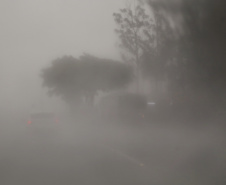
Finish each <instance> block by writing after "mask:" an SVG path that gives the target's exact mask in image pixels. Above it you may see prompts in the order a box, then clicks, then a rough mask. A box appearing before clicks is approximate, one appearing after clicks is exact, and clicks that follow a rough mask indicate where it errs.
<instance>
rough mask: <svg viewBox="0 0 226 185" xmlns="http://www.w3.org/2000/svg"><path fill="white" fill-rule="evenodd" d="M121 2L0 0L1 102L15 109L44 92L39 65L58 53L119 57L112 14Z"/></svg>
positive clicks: (44, 64)
mask: <svg viewBox="0 0 226 185" xmlns="http://www.w3.org/2000/svg"><path fill="white" fill-rule="evenodd" d="M123 5H124V2H123V1H115V0H107V1H106V0H97V1H95V3H92V2H90V1H88V0H83V1H80V0H75V1H72V0H64V1H63V0H50V1H44V0H32V1H29V0H18V1H16V2H14V1H7V0H1V1H0V25H1V32H0V39H1V43H0V48H1V51H2V52H1V56H0V60H1V87H2V88H1V89H2V91H1V96H0V98H1V105H4V108H9V109H11V108H12V107H11V106H15V105H17V106H25V104H26V103H30V101H32V99H33V98H36V97H37V98H40V96H43V94H44V92H43V91H42V90H41V89H40V85H41V82H40V77H39V76H38V75H39V73H40V69H41V68H43V67H44V66H46V65H49V64H50V62H51V61H52V60H53V59H55V58H57V57H59V56H62V55H73V56H79V55H80V54H81V53H83V52H90V53H91V54H94V55H98V56H103V57H109V58H118V55H117V49H116V47H115V44H116V35H115V34H114V26H115V23H114V20H113V18H112V13H113V12H114V11H117V10H118V9H119V8H120V7H122V6H123ZM18 95H19V96H20V98H19V99H18ZM8 106H10V107H8ZM26 106H27V105H26Z"/></svg>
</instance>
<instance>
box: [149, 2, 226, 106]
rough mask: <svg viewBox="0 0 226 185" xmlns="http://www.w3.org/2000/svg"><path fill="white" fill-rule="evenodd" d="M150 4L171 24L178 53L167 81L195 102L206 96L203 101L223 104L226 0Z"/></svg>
mask: <svg viewBox="0 0 226 185" xmlns="http://www.w3.org/2000/svg"><path fill="white" fill-rule="evenodd" d="M150 5H151V7H152V8H154V9H156V10H158V11H161V15H162V16H163V18H164V19H165V20H166V21H168V22H170V23H173V26H172V27H171V28H172V29H173V31H174V40H175V41H176V43H177V47H176V48H177V50H176V54H175V56H174V59H175V65H174V66H171V69H170V70H171V73H170V74H171V76H170V80H171V84H174V86H176V87H177V88H176V89H175V91H178V89H183V90H182V92H184V94H185V93H186V92H190V93H192V94H193V95H194V96H193V97H194V98H195V99H196V101H198V100H199V99H201V98H203V97H206V99H205V101H210V100H212V103H214V102H216V104H217V105H220V104H222V103H223V104H225V103H226V102H225V91H226V83H225V80H226V63H225V60H226V52H225V48H226V37H225V33H226V24H225V20H226V3H225V1H224V0H214V1H213V0H181V1H173V0H171V1H169V0H167V1H164V0H162V1H151V2H150ZM175 74H177V75H175ZM176 76H177V77H176ZM200 91H201V92H202V96H200V93H199V92H200ZM189 95H190V94H189Z"/></svg>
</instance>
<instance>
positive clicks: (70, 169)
mask: <svg viewBox="0 0 226 185" xmlns="http://www.w3.org/2000/svg"><path fill="white" fill-rule="evenodd" d="M12 128H13V127H12ZM9 130H10V129H9ZM11 130H12V129H11ZM17 130H18V131H17V132H16V133H17V134H14V136H13V137H10V135H9V134H7V136H6V135H4V134H3V135H4V136H5V137H4V138H3V137H2V136H1V154H0V163H1V165H0V184H1V185H168V184H186V183H188V184H197V185H202V184H203V185H204V184H205V185H208V184H216V185H217V184H219V185H220V184H224V182H225V178H224V172H225V165H224V164H226V163H224V162H225V159H226V158H225V156H226V155H225V154H226V151H225V147H224V141H225V140H223V137H222V133H221V132H220V131H219V130H215V131H214V130H213V129H208V130H203V131H197V130H189V129H187V128H186V129H185V128H170V127H148V128H142V129H139V128H130V127H126V126H125V127H118V126H117V127H114V126H104V125H102V126H101V125H98V126H96V125H84V124H82V123H77V124H75V123H74V122H73V123H72V124H68V123H67V124H63V125H61V126H58V128H57V129H54V132H52V133H49V134H46V133H43V134H42V133H41V132H37V133H35V132H30V129H29V127H28V126H27V125H26V126H25V125H24V127H23V128H20V129H17ZM210 130H211V131H210ZM8 132H9V131H8ZM14 132H15V131H14ZM9 133H10V132H9ZM3 139H5V140H3Z"/></svg>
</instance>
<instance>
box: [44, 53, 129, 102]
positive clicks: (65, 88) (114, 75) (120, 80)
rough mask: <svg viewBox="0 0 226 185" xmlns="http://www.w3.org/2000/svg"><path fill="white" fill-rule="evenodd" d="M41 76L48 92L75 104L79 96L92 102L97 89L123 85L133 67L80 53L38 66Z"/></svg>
mask: <svg viewBox="0 0 226 185" xmlns="http://www.w3.org/2000/svg"><path fill="white" fill-rule="evenodd" d="M41 76H42V78H43V85H44V86H45V87H47V88H48V92H49V94H50V95H56V96H61V97H62V98H63V100H65V101H66V102H67V103H69V104H79V103H81V101H82V99H85V101H88V102H90V103H92V101H93V98H94V96H95V95H96V93H97V92H98V91H110V90H114V89H118V88H123V87H125V86H126V85H127V84H128V83H129V82H130V81H131V80H132V77H133V71H132V69H131V68H130V67H129V66H128V65H126V64H124V63H121V62H118V61H114V60H110V59H104V58H98V57H95V56H92V55H89V54H84V55H82V56H81V57H80V58H74V57H72V56H64V57H61V58H58V59H55V60H54V61H52V65H51V66H50V67H48V68H45V69H43V70H42V73H41Z"/></svg>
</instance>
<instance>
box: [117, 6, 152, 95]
mask: <svg viewBox="0 0 226 185" xmlns="http://www.w3.org/2000/svg"><path fill="white" fill-rule="evenodd" d="M133 5H134V4H133V3H130V5H128V6H127V7H126V8H123V9H120V11H119V13H114V14H113V16H114V19H115V22H116V23H117V26H118V28H117V29H115V31H116V33H117V34H118V36H119V38H120V41H121V43H120V47H121V48H122V49H124V52H127V53H129V56H130V58H129V59H128V58H125V56H128V55H126V54H122V56H123V57H124V58H125V59H126V60H127V61H132V62H133V64H134V66H135V67H134V68H135V70H136V76H137V90H138V91H139V79H140V77H141V75H140V72H141V71H140V69H141V56H142V55H143V53H144V52H146V53H151V52H152V50H153V44H154V35H153V33H154V23H153V20H152V18H151V17H150V16H149V15H148V14H147V13H146V11H145V8H144V7H143V6H142V5H141V4H140V3H137V4H136V5H135V7H133Z"/></svg>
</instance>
